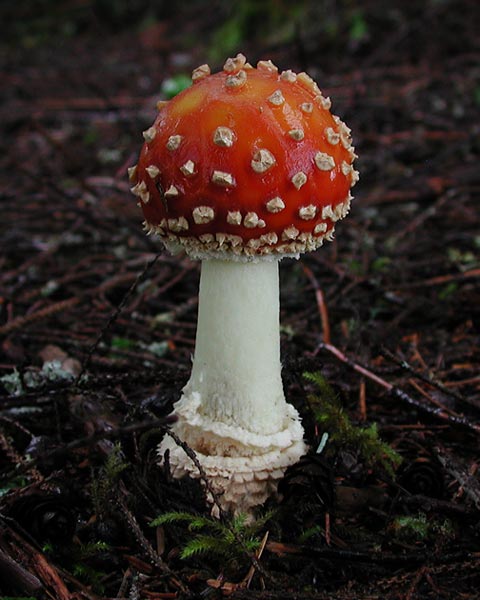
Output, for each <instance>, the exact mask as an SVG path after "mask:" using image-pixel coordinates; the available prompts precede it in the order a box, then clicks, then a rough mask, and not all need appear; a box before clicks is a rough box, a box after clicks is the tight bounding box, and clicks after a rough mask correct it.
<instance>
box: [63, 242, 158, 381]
mask: <svg viewBox="0 0 480 600" xmlns="http://www.w3.org/2000/svg"><path fill="white" fill-rule="evenodd" d="M160 256H161V255H160V254H157V255H156V256H155V257H154V258H153V259H152V260H150V261H148V262H147V263H146V264H145V266H144V268H143V270H142V271H141V272H140V273H139V274H138V275H137V278H136V279H135V281H134V282H133V283H132V285H131V286H130V288H129V289H128V290H127V292H126V293H125V294H124V296H123V298H122V300H121V301H120V303H119V305H118V306H117V308H116V309H115V310H114V311H113V312H112V314H111V315H110V317H109V318H108V321H107V322H106V323H105V325H104V326H103V327H102V329H101V331H100V333H99V334H98V336H97V339H96V340H95V341H94V342H93V344H92V345H91V346H90V348H89V349H88V351H87V354H86V356H85V358H84V360H83V363H82V368H81V369H80V373H79V374H78V375H77V378H76V379H75V381H74V382H73V387H74V388H75V387H78V384H79V382H80V380H81V379H82V377H83V375H84V374H85V372H86V370H87V369H88V366H89V364H90V361H91V360H92V355H93V353H94V352H95V350H96V349H97V348H98V345H99V344H100V342H101V341H102V340H103V338H104V336H105V334H106V333H107V331H108V330H109V329H110V327H111V326H112V325H113V323H115V321H116V320H117V319H118V316H119V315H120V313H121V312H122V310H123V307H124V306H125V304H126V302H127V300H128V299H129V298H130V296H131V295H132V294H133V292H134V291H135V290H136V289H137V287H138V284H139V283H140V282H141V281H142V279H143V278H144V277H145V275H146V274H147V273H148V271H149V270H150V269H151V268H152V267H153V265H154V264H155V263H156V262H157V260H158V259H159V257H160Z"/></svg>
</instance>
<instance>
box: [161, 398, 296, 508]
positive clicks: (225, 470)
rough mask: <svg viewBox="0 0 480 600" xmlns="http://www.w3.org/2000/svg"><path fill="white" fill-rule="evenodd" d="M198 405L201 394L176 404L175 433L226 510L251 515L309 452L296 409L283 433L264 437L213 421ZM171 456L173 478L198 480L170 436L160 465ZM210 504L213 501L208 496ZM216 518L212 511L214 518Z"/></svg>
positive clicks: (287, 417)
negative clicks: (167, 454)
mask: <svg viewBox="0 0 480 600" xmlns="http://www.w3.org/2000/svg"><path fill="white" fill-rule="evenodd" d="M200 405H201V402H200V395H199V394H197V393H193V394H191V395H190V396H188V397H185V396H184V397H183V398H182V399H181V400H180V401H179V402H177V404H176V405H175V411H174V415H175V416H176V417H177V419H178V420H177V421H176V422H175V423H174V425H173V426H172V431H173V432H174V433H175V434H176V435H177V436H178V437H179V438H180V439H181V440H184V441H185V442H186V443H187V444H188V446H189V447H190V448H192V450H194V452H195V454H196V456H197V459H198V461H199V463H200V464H201V466H202V468H203V470H204V471H205V474H206V476H207V477H208V479H209V481H210V484H211V486H212V489H213V490H214V491H215V492H216V493H217V494H218V497H219V500H220V504H221V507H222V509H223V510H225V511H231V512H233V513H236V514H238V513H251V512H252V511H253V509H254V508H255V507H256V506H259V505H261V504H263V503H264V502H265V501H266V499H267V498H268V497H269V496H271V495H272V494H274V493H275V491H276V489H277V484H278V481H279V480H280V479H281V478H282V477H283V474H284V473H285V470H286V469H287V467H289V466H290V465H293V464H295V463H296V462H297V461H298V460H299V459H300V457H301V456H302V455H303V454H305V452H306V450H307V448H306V445H305V442H304V441H303V428H302V425H301V423H300V418H299V415H298V413H297V411H296V410H295V408H294V407H293V406H291V405H287V412H286V415H285V419H284V423H283V425H284V427H283V429H282V430H281V431H278V432H276V433H272V434H267V435H262V434H258V433H253V432H251V431H247V430H245V429H242V428H240V427H235V426H232V425H227V424H225V423H221V422H218V421H217V422H215V421H211V420H210V419H208V418H207V417H205V416H203V415H202V414H201V413H200V411H199V408H200ZM167 450H168V451H169V464H170V469H171V472H172V475H173V476H174V477H175V478H177V479H180V478H181V477H184V476H186V475H188V476H190V477H193V478H196V479H197V478H199V477H200V473H199V470H198V468H197V466H196V465H195V464H194V462H193V461H192V459H191V458H190V457H188V456H187V454H186V453H185V451H184V450H183V448H181V447H180V446H178V445H177V444H176V442H175V441H174V440H173V439H172V438H171V437H170V436H168V435H166V436H165V439H164V440H163V442H162V443H161V444H160V446H159V449H158V452H159V455H160V462H162V461H163V457H164V454H165V452H166V451H167ZM207 499H208V500H209V501H210V502H211V501H212V498H208V495H207ZM217 512H218V509H216V507H215V505H212V514H213V515H215V514H216V513H217ZM216 516H218V515H216Z"/></svg>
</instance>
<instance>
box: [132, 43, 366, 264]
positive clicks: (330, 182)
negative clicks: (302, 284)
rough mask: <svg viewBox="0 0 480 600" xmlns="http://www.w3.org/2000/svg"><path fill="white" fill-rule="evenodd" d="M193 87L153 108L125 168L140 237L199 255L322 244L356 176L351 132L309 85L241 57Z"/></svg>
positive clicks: (289, 251) (198, 78)
mask: <svg viewBox="0 0 480 600" xmlns="http://www.w3.org/2000/svg"><path fill="white" fill-rule="evenodd" d="M192 79H193V82H194V84H193V85H192V86H191V87H190V88H188V89H186V90H184V91H183V92H182V93H180V94H178V96H176V97H175V98H174V99H173V100H171V101H170V102H166V103H160V106H159V114H158V117H157V119H156V120H155V123H154V124H153V126H152V127H150V128H149V129H147V130H146V131H145V132H144V133H143V135H144V138H145V144H144V146H143V148H142V151H141V154H140V159H139V162H138V165H137V167H134V168H132V169H131V170H130V176H131V180H132V181H133V182H134V183H135V186H134V187H133V188H132V191H133V193H134V194H135V195H137V196H138V197H139V199H140V202H139V204H140V206H141V207H142V210H143V213H144V215H145V227H146V229H147V230H148V231H149V232H150V231H154V232H155V233H157V234H158V235H159V236H160V237H161V238H162V240H163V241H164V243H165V244H166V245H167V247H170V248H172V247H175V246H177V245H178V244H181V245H182V246H183V247H184V248H185V250H186V251H187V253H188V254H190V255H191V256H193V257H199V258H204V257H207V256H211V257H213V256H216V257H219V258H229V257H232V256H233V257H242V256H243V257H249V256H250V257H252V256H271V255H297V254H298V253H299V252H303V251H305V250H314V249H315V248H317V247H318V246H320V245H321V244H322V243H323V240H324V239H325V238H326V239H332V237H333V230H334V224H335V222H336V221H337V220H339V219H341V218H343V217H344V216H345V215H346V214H347V213H348V210H349V207H350V200H351V194H350V188H351V187H352V186H353V185H354V184H355V182H356V181H357V179H358V174H357V172H356V171H355V170H354V169H353V167H352V163H353V160H354V158H355V153H354V149H353V146H352V145H351V138H350V130H349V128H348V127H347V126H346V125H345V124H344V123H342V121H341V120H340V119H339V118H338V117H336V116H334V115H332V114H331V113H330V110H329V108H330V100H329V99H328V98H325V97H324V96H322V93H321V92H320V90H319V88H318V87H317V85H316V84H315V82H314V81H313V80H312V79H311V78H310V77H309V76H308V75H307V74H306V73H300V74H298V75H296V74H295V73H293V72H292V71H284V72H283V73H278V70H277V68H276V67H275V66H274V65H273V64H272V63H271V62H270V61H261V62H259V63H258V65H257V68H256V69H255V68H253V67H252V66H250V65H249V64H248V63H245V57H243V56H242V55H241V54H239V55H238V56H237V57H236V58H235V59H228V60H227V62H226V63H225V66H224V69H223V71H222V72H220V73H217V74H215V75H210V69H209V68H208V66H207V65H202V66H201V67H199V68H198V69H196V70H195V71H194V72H193V77H192Z"/></svg>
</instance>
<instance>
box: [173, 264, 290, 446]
mask: <svg viewBox="0 0 480 600" xmlns="http://www.w3.org/2000/svg"><path fill="white" fill-rule="evenodd" d="M278 298H279V282H278V261H277V260H270V261H262V262H256V263H245V262H236V261H223V260H215V259H212V260H204V261H203V263H202V274H201V279H200V293H199V311H198V324H197V338H196V345H195V359H194V361H193V368H192V374H191V377H190V381H189V383H188V385H187V387H186V388H185V394H186V395H189V394H190V393H192V392H198V393H199V394H200V395H201V397H202V411H201V412H202V414H203V415H204V416H205V417H208V418H210V419H211V420H212V421H220V422H222V423H225V424H228V425H236V426H237V427H241V428H243V429H246V430H248V431H251V432H254V433H262V434H269V433H274V432H277V431H279V430H280V429H281V428H282V424H283V421H284V419H285V414H286V403H285V397H284V394H283V386H282V380H281V375H280V370H281V365H280V336H279V299H278Z"/></svg>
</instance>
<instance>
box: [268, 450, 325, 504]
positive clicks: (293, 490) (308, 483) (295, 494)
mask: <svg viewBox="0 0 480 600" xmlns="http://www.w3.org/2000/svg"><path fill="white" fill-rule="evenodd" d="M278 491H279V493H280V494H281V495H282V496H283V502H284V503H289V502H298V501H301V500H302V499H304V500H305V502H306V503H309V504H312V503H319V504H321V505H323V506H324V507H325V510H327V511H329V510H331V508H332V506H333V503H334V498H335V490H334V479H333V471H332V468H331V465H330V464H329V463H327V462H326V461H325V460H324V459H323V458H322V457H321V456H319V455H318V454H305V455H304V456H302V458H301V459H300V460H299V461H298V462H297V463H296V464H294V465H292V466H291V467H289V468H288V469H287V470H286V472H285V475H284V477H283V479H282V480H281V481H280V483H279V486H278Z"/></svg>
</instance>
